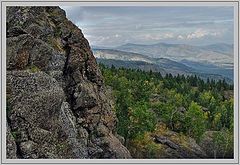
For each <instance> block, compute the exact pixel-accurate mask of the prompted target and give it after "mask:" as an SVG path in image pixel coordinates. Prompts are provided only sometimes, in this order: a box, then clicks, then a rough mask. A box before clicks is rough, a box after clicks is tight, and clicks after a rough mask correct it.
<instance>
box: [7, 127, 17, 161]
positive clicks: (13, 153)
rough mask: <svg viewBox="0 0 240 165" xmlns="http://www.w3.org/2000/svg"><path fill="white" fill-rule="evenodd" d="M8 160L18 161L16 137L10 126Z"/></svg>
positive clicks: (8, 130)
mask: <svg viewBox="0 0 240 165" xmlns="http://www.w3.org/2000/svg"><path fill="white" fill-rule="evenodd" d="M6 145H7V159H17V146H16V142H15V139H14V136H13V135H12V134H11V132H10V128H9V126H7V142H6Z"/></svg>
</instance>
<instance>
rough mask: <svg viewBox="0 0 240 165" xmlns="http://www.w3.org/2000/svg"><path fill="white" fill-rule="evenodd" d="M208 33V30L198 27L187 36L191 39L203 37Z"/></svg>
mask: <svg viewBox="0 0 240 165" xmlns="http://www.w3.org/2000/svg"><path fill="white" fill-rule="evenodd" d="M208 34H209V32H208V31H207V30H204V29H197V30H196V31H195V32H193V33H190V34H188V35H187V37H186V38H187V39H190V40H191V39H194V38H202V37H204V36H206V35H208Z"/></svg>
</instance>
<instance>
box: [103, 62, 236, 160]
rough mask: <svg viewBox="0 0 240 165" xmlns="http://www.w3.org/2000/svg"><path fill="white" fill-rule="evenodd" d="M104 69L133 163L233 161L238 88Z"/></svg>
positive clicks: (222, 82)
mask: <svg viewBox="0 0 240 165" xmlns="http://www.w3.org/2000/svg"><path fill="white" fill-rule="evenodd" d="M99 66H100V69H101V71H102V74H103V76H104V81H105V84H106V85H107V86H109V87H110V88H111V89H112V91H113V96H114V102H115V106H114V110H115V111H116V115H117V118H118V123H117V133H118V134H119V135H121V136H122V137H123V138H122V143H123V144H124V145H125V146H126V147H127V148H128V149H129V151H130V152H131V155H132V156H133V158H172V157H176V158H181V157H190V158H192V157H193V158H194V157H203V158H233V118H234V117H233V114H234V113H233V112H234V111H233V110H234V107H233V106H234V104H233V84H228V83H226V82H225V80H218V81H214V80H210V79H207V81H203V80H202V79H200V78H199V77H197V76H184V75H177V76H173V75H172V74H166V75H164V76H163V75H161V74H160V73H156V72H152V71H150V72H145V71H141V70H134V69H126V68H115V67H114V66H112V67H107V66H105V65H103V64H99ZM173 155H174V156H173Z"/></svg>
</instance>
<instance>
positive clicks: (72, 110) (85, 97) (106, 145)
mask: <svg viewBox="0 0 240 165" xmlns="http://www.w3.org/2000/svg"><path fill="white" fill-rule="evenodd" d="M7 31H8V36H7V107H8V115H7V117H8V125H9V131H8V132H9V133H8V136H7V139H8V144H9V145H7V150H8V153H7V157H8V158H14V157H17V158H32V159H35V158H58V159H59V158H66V159H67V158H130V157H131V155H130V153H129V151H128V150H127V149H126V148H125V147H124V146H123V145H122V144H121V142H120V141H119V140H118V139H117V138H116V137H115V135H114V134H115V126H116V116H115V114H114V112H113V111H112V102H111V101H109V97H110V95H109V92H108V91H107V90H106V88H105V86H104V84H103V80H102V75H101V72H100V70H99V68H98V66H97V63H96V60H95V58H94V56H93V54H92V51H91V49H90V47H89V44H88V41H87V40H86V39H85V38H84V36H83V34H82V32H81V30H80V29H78V27H77V26H75V25H74V24H73V23H72V22H71V21H69V20H67V18H66V15H65V12H64V11H63V10H62V9H60V8H59V7H7ZM70 34H71V35H70ZM66 36H69V38H68V39H67V40H68V41H65V40H66ZM66 44H67V45H68V48H67V47H66ZM67 57H69V59H68V61H67V60H66V59H67ZM64 66H67V67H66V68H65V67H64ZM64 69H66V70H64ZM11 134H12V135H14V137H15V138H14V139H13V138H11V136H10V135H11ZM116 136H117V135H116ZM14 144H16V147H14ZM15 148H17V150H16V151H15ZM16 153H17V154H16Z"/></svg>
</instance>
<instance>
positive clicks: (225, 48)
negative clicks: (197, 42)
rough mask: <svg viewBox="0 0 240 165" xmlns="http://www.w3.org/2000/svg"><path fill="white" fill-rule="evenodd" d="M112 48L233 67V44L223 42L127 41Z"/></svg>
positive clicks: (177, 59)
mask: <svg viewBox="0 0 240 165" xmlns="http://www.w3.org/2000/svg"><path fill="white" fill-rule="evenodd" d="M114 50H120V51H126V52H133V53H139V54H142V55H146V56H148V57H151V58H168V59H170V60H175V61H177V62H178V61H181V60H183V59H185V60H188V61H193V62H201V63H208V64H214V65H216V66H218V67H223V68H228V69H232V68H233V45H228V44H224V43H218V44H212V45H206V46H192V45H186V44H166V43H157V44H152V45H141V44H132V43H128V44H125V45H122V46H118V47H115V48H114Z"/></svg>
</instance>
